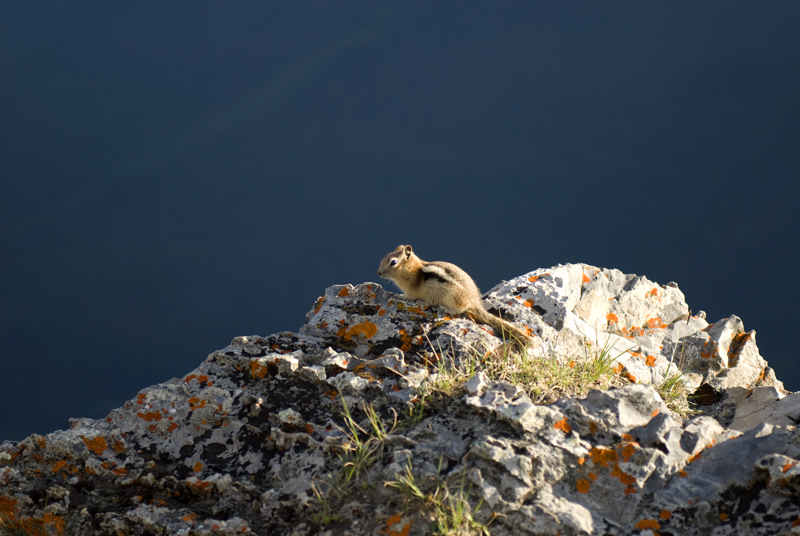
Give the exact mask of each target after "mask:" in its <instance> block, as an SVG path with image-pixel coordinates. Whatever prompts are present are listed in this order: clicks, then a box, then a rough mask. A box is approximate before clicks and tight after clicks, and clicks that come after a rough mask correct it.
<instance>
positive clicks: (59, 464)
mask: <svg viewBox="0 0 800 536" xmlns="http://www.w3.org/2000/svg"><path fill="white" fill-rule="evenodd" d="M66 466H67V460H58V461H57V462H56V464H55V465H54V466H53V469H51V471H53V472H54V473H57V472H58V471H60V470H61V469H63V468H64V467H66Z"/></svg>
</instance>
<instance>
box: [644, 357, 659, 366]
mask: <svg viewBox="0 0 800 536" xmlns="http://www.w3.org/2000/svg"><path fill="white" fill-rule="evenodd" d="M644 364H645V365H647V366H648V367H655V366H656V356H654V355H649V356H647V358H646V359H645V360H644Z"/></svg>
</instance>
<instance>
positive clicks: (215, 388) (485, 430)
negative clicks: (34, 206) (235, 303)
mask: <svg viewBox="0 0 800 536" xmlns="http://www.w3.org/2000/svg"><path fill="white" fill-rule="evenodd" d="M485 299H486V305H487V308H489V309H490V310H493V311H495V312H499V313H501V314H502V315H503V317H504V318H506V319H510V320H512V321H515V322H517V323H518V325H521V326H524V327H526V328H527V329H528V331H529V333H530V334H531V335H533V336H535V337H536V338H537V340H538V342H539V344H538V348H537V349H536V351H541V352H553V353H556V354H558V355H565V356H571V357H575V358H580V357H581V356H585V355H586V351H587V350H586V349H587V346H593V347H600V348H602V347H606V348H610V349H611V351H612V352H613V355H614V356H615V359H616V362H617V367H618V369H617V370H618V373H619V374H620V375H621V376H623V377H625V378H627V379H628V380H629V381H630V382H632V383H630V384H629V385H626V386H624V387H621V388H617V389H610V390H605V391H601V390H595V391H591V392H590V393H589V394H588V395H587V396H585V397H583V398H574V397H566V398H562V399H560V400H558V401H557V402H555V403H552V404H550V405H537V404H535V403H534V402H533V401H532V400H531V398H530V397H529V396H528V394H526V392H525V391H524V390H523V389H521V388H520V387H519V386H515V385H511V384H508V383H503V382H499V381H494V380H491V379H490V378H489V377H488V376H487V375H486V374H484V373H483V372H481V371H480V370H477V371H475V373H474V374H473V376H472V377H471V378H469V380H468V381H467V382H466V383H465V384H464V385H463V388H462V389H461V391H459V392H458V393H457V394H456V395H455V396H453V397H451V398H448V399H444V400H441V401H439V402H438V403H437V402H433V403H430V404H428V405H426V406H420V405H419V404H420V401H421V395H422V393H425V392H426V386H427V385H428V383H429V382H431V381H433V380H434V379H435V378H436V374H437V366H438V365H439V364H440V363H441V362H442V360H445V359H446V360H448V361H449V362H450V363H449V364H450V365H451V366H460V365H465V364H467V363H469V362H471V361H474V358H475V355H476V352H477V353H478V354H481V355H483V354H484V353H487V354H488V353H491V352H493V351H495V350H497V349H502V341H501V340H500V339H498V338H497V337H495V334H494V333H493V332H492V330H491V329H490V328H487V327H486V326H480V325H476V324H474V323H473V322H472V321H471V320H469V319H467V318H448V317H447V316H445V315H444V314H442V312H441V311H438V310H436V309H434V308H425V307H421V306H420V304H418V303H413V302H408V301H405V300H403V299H400V298H398V297H397V296H396V295H395V294H392V293H391V292H388V291H387V290H385V289H384V288H383V287H381V286H380V285H378V284H376V283H364V284H361V285H357V286H352V285H337V286H333V287H330V288H328V289H327V290H326V291H325V294H324V295H323V296H322V297H320V298H319V300H318V301H317V303H316V304H314V306H313V307H312V309H311V311H309V313H308V314H307V316H306V323H305V324H304V325H303V326H302V327H301V328H300V330H299V332H298V333H279V334H275V335H270V336H267V337H260V336H248V337H237V338H235V339H234V340H233V342H232V343H231V345H230V346H228V347H226V348H223V349H221V350H219V351H215V352H213V353H211V354H210V355H209V356H208V357H207V358H206V359H205V361H203V362H202V363H200V365H199V366H198V367H197V368H196V369H195V370H193V371H191V372H189V373H188V374H187V375H185V376H184V377H182V378H174V379H172V380H169V381H166V382H164V383H161V384H159V385H154V386H151V387H148V388H146V389H143V390H142V391H141V392H140V393H139V394H138V396H137V397H135V398H134V399H132V400H130V401H129V402H128V403H126V404H125V405H124V406H123V407H121V408H118V409H115V410H114V411H112V412H111V413H110V414H109V415H108V416H107V417H106V418H105V419H99V420H92V419H74V420H72V421H71V427H70V429H69V430H62V431H55V432H53V433H50V434H47V435H46V436H37V435H33V436H30V437H28V438H26V439H25V440H23V441H20V442H11V441H6V442H5V443H2V445H0V524H4V526H5V528H6V529H7V530H24V531H26V532H27V533H31V534H45V533H47V534H71V535H89V534H109V535H110V534H114V535H116V534H132V535H145V534H198V535H199V534H215V535H217V534H219V535H222V534H231V535H232V534H259V535H260V534H277V535H298V536H299V535H310V534H330V535H336V534H342V535H344V534H352V535H360V534H365V535H379V534H384V535H387V534H388V535H400V534H425V533H428V532H429V530H430V527H431V518H430V513H429V512H427V511H425V510H424V509H413V508H409V507H407V506H406V504H407V503H406V502H405V501H404V500H403V495H402V493H401V491H399V486H398V485H397V483H398V482H400V481H402V478H403V475H412V477H413V478H414V479H415V481H416V482H419V483H430V482H439V483H442V482H447V483H448V485H449V486H450V488H449V489H450V490H453V489H458V490H460V491H461V496H462V497H463V498H464V500H466V501H468V502H469V504H471V505H472V507H473V509H474V516H475V519H476V520H478V521H480V522H481V523H484V524H486V525H487V526H488V527H489V531H490V532H491V534H498V535H526V534H529V535H550V534H552V535H555V534H561V535H571V534H575V535H577V534H689V535H694V534H697V535H723V534H764V535H767V534H770V535H771V534H800V506H798V505H800V466H798V462H797V460H798V459H800V437H798V434H799V432H798V431H797V429H796V424H797V422H798V419H800V399H799V398H798V397H797V394H787V393H786V392H785V391H784V390H783V386H782V384H781V383H780V382H779V381H778V380H777V378H775V375H774V373H773V372H772V369H770V368H769V366H768V365H767V363H766V361H765V360H764V359H763V358H762V357H761V355H760V354H759V352H758V347H757V345H756V342H755V333H754V332H753V331H750V332H747V331H745V329H744V324H743V322H742V320H741V319H739V318H737V317H735V316H731V317H730V318H726V319H721V320H719V321H717V322H715V323H714V324H708V323H707V322H706V321H705V319H704V318H701V317H700V316H692V315H691V313H690V310H689V307H688V305H687V304H686V302H685V299H684V296H683V294H682V293H681V291H680V290H679V289H678V287H677V285H675V284H673V283H670V284H668V285H666V286H661V285H658V284H656V283H653V282H651V281H649V280H648V279H646V278H644V277H638V276H634V275H626V274H623V273H622V272H620V271H618V270H607V269H600V268H596V267H593V266H587V265H579V264H570V265H560V266H556V267H553V268H549V269H542V270H536V271H533V272H530V273H528V274H525V275H522V276H520V277H517V278H515V279H513V280H511V281H507V282H503V283H501V284H500V285H497V286H496V287H494V288H493V289H491V290H490V291H489V292H488V293H487V294H486V296H485ZM679 368H680V369H681V370H684V371H688V372H686V373H685V374H684V381H685V382H686V384H687V385H689V386H690V387H691V388H692V390H695V391H696V394H697V396H698V399H699V400H700V402H705V403H706V404H707V405H705V406H701V413H700V414H698V415H696V416H694V417H692V418H688V419H681V418H680V416H678V415H676V414H673V413H672V412H671V411H670V410H669V409H668V408H667V406H666V405H665V404H664V402H663V401H662V400H661V398H660V397H659V395H658V393H657V391H656V390H655V389H654V388H653V385H658V384H659V383H660V382H661V381H663V379H664V378H665V377H667V376H668V375H669V374H670V373H674V372H675V371H677V370H678V369H679ZM345 408H347V410H346V409H345ZM415 408H417V410H418V411H419V412H418V413H416V414H414V413H413V410H414V409H415ZM420 408H421V409H420ZM371 410H374V412H375V414H376V415H377V418H378V419H379V420H380V421H381V422H382V423H386V435H385V437H384V438H383V440H382V441H381V442H380V448H378V449H376V450H375V451H374V452H373V455H374V456H373V459H372V463H370V464H369V465H368V466H367V467H366V468H365V471H364V474H363V475H362V476H361V477H360V481H359V482H360V484H359V485H358V486H355V487H353V488H351V490H350V491H349V492H348V493H347V494H346V495H343V496H342V497H338V498H337V501H338V502H335V503H334V502H331V504H332V505H333V506H334V507H335V512H334V513H335V515H329V516H328V517H327V518H325V516H323V515H321V514H322V513H323V510H324V508H323V506H322V503H321V502H320V500H319V499H318V494H321V495H322V496H323V497H325V496H326V495H327V498H328V499H329V500H331V501H332V500H333V496H334V494H335V490H334V489H333V484H332V483H333V480H332V478H333V476H332V475H335V474H336V473H337V471H341V467H342V462H341V456H342V455H343V453H345V452H352V451H353V449H354V448H355V447H354V445H353V443H354V437H353V433H352V428H351V427H349V426H348V422H347V419H346V415H347V412H349V414H351V415H352V416H353V419H355V421H356V422H357V423H358V424H359V425H360V427H361V429H362V430H363V431H364V432H359V433H358V434H357V438H358V439H359V440H366V438H367V437H369V436H370V433H369V431H370V429H371V426H373V425H371V424H370V421H369V418H368V417H369V413H370V411H371ZM398 415H399V416H400V417H399V422H400V425H399V426H397V427H395V428H392V427H391V423H392V422H394V420H395V418H396V416H398Z"/></svg>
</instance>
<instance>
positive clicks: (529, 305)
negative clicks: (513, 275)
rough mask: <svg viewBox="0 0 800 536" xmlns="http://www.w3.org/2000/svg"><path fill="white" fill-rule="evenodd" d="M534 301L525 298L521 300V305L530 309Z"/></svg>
mask: <svg viewBox="0 0 800 536" xmlns="http://www.w3.org/2000/svg"><path fill="white" fill-rule="evenodd" d="M534 303H535V302H534V301H533V300H525V301H524V302H522V305H524V306H525V307H527V308H529V309H530V308H531V307H533V304H534Z"/></svg>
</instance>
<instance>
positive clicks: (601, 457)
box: [590, 447, 617, 467]
mask: <svg viewBox="0 0 800 536" xmlns="http://www.w3.org/2000/svg"><path fill="white" fill-rule="evenodd" d="M590 456H591V457H592V463H594V464H595V465H602V466H603V467H609V466H611V464H612V463H616V462H617V451H615V450H614V449H610V448H606V447H592V451H591V453H590Z"/></svg>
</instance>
